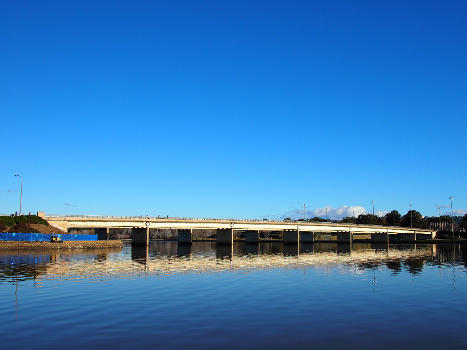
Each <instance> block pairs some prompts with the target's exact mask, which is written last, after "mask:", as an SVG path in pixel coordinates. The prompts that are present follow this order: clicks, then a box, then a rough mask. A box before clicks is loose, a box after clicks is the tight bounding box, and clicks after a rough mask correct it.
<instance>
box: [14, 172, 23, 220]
mask: <svg viewBox="0 0 467 350" xmlns="http://www.w3.org/2000/svg"><path fill="white" fill-rule="evenodd" d="M15 177H19V178H20V179H21V190H20V194H19V215H21V204H22V202H23V176H22V175H19V174H15Z"/></svg>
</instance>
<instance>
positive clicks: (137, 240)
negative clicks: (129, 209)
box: [131, 227, 149, 246]
mask: <svg viewBox="0 0 467 350" xmlns="http://www.w3.org/2000/svg"><path fill="white" fill-rule="evenodd" d="M131 244H133V245H143V246H145V245H149V227H134V228H133V230H132V231H131Z"/></svg>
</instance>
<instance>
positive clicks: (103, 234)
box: [94, 227, 109, 241]
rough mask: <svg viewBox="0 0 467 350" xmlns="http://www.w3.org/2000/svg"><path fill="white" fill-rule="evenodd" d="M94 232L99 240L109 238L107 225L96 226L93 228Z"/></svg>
mask: <svg viewBox="0 0 467 350" xmlns="http://www.w3.org/2000/svg"><path fill="white" fill-rule="evenodd" d="M94 232H95V233H96V235H97V239H98V240H99V241H103V240H108V239H109V228H108V227H104V228H96V229H94Z"/></svg>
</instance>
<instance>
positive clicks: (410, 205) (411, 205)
mask: <svg viewBox="0 0 467 350" xmlns="http://www.w3.org/2000/svg"><path fill="white" fill-rule="evenodd" d="M409 207H410V228H412V208H413V204H409Z"/></svg>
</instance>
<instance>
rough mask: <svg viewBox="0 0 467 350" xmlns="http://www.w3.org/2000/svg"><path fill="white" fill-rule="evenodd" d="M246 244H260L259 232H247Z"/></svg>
mask: <svg viewBox="0 0 467 350" xmlns="http://www.w3.org/2000/svg"><path fill="white" fill-rule="evenodd" d="M245 243H259V231H246V232H245Z"/></svg>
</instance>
